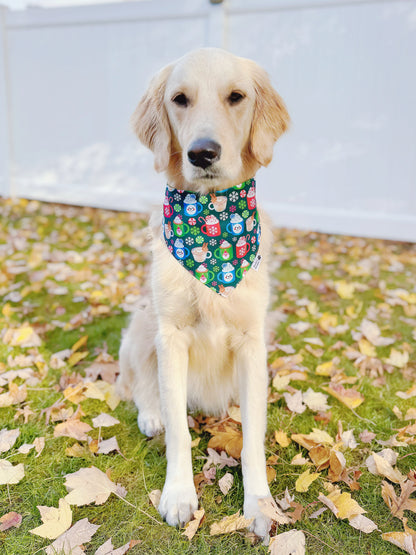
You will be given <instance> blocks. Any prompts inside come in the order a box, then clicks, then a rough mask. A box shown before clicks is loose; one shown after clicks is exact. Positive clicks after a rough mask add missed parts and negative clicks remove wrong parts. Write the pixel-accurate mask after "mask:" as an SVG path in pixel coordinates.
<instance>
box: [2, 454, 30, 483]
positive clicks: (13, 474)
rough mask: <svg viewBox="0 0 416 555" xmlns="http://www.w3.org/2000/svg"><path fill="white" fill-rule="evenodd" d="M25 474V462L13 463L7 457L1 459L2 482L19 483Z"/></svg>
mask: <svg viewBox="0 0 416 555" xmlns="http://www.w3.org/2000/svg"><path fill="white" fill-rule="evenodd" d="M24 475H25V469H24V465H23V463H20V464H16V465H15V466H13V465H12V463H11V462H10V461H7V460H6V459H0V484H18V483H19V482H20V480H21V479H22V478H23V477H24Z"/></svg>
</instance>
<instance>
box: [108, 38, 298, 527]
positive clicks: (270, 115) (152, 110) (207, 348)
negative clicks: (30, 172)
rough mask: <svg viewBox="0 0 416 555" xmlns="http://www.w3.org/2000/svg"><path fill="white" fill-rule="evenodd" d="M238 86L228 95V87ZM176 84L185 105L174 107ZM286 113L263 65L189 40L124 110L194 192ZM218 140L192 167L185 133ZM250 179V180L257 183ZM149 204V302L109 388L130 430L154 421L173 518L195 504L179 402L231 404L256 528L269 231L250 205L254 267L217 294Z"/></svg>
mask: <svg viewBox="0 0 416 555" xmlns="http://www.w3.org/2000/svg"><path fill="white" fill-rule="evenodd" d="M233 92H238V93H240V94H241V95H242V97H243V98H242V99H241V101H239V102H237V103H233V102H231V100H230V99H231V96H230V95H231V93H233ZM178 94H182V95H184V96H185V97H186V100H187V101H188V102H187V105H186V106H184V105H178V104H177V102H176V101H175V98H177V96H178ZM288 123H289V116H288V113H287V111H286V108H285V106H284V104H283V101H282V99H281V98H280V96H279V95H278V94H277V93H276V91H275V90H274V89H273V88H272V86H271V84H270V81H269V79H268V77H267V74H266V73H265V72H264V70H262V69H261V68H260V67H259V66H258V65H257V64H255V63H254V62H252V61H250V60H246V59H243V58H237V57H236V56H233V55H231V54H229V53H227V52H225V51H222V50H218V49H211V48H209V49H201V50H197V51H194V52H191V53H190V54H188V55H187V56H185V57H184V58H181V59H180V60H178V61H177V62H175V63H173V64H171V65H169V66H167V67H165V68H164V69H162V70H161V71H160V72H159V73H158V74H157V75H156V76H155V77H154V78H153V80H152V82H151V83H150V86H149V89H148V90H147V92H146V93H145V95H144V97H143V98H142V99H141V101H140V103H139V105H138V107H137V109H136V111H135V113H134V115H133V125H134V129H135V131H136V133H137V135H138V137H139V139H140V140H141V141H142V142H143V143H144V144H145V145H146V146H147V147H148V148H150V149H151V150H152V151H153V153H154V156H155V168H156V170H157V171H165V172H166V174H167V179H168V183H169V185H170V186H172V187H176V188H177V189H185V190H192V191H197V192H201V193H206V194H207V193H208V192H209V191H215V190H221V189H225V188H228V187H231V186H234V185H237V184H239V183H242V182H243V181H245V180H247V179H249V178H251V177H253V176H254V175H255V173H256V171H257V169H258V168H259V167H260V166H261V165H263V166H265V165H267V164H268V163H269V162H270V161H271V158H272V154H273V145H274V143H275V141H276V140H277V139H278V137H279V136H280V135H281V134H282V133H283V132H284V131H285V130H286V128H287V126H288ZM201 138H209V139H211V140H214V141H216V142H217V143H218V144H219V145H220V146H221V156H220V158H219V160H218V161H215V163H213V164H212V166H209V167H208V168H206V169H204V168H201V167H195V166H194V165H192V164H191V163H190V162H189V160H188V158H187V152H188V150H189V149H190V147H191V145H192V144H193V142H194V141H195V140H198V139H201ZM260 186H261V184H260ZM161 217H162V214H161V212H158V213H157V214H155V215H154V216H153V217H152V219H151V230H152V252H153V263H152V270H151V291H152V294H151V301H150V303H149V306H148V308H146V309H145V310H144V311H140V310H137V311H136V312H135V313H134V315H133V318H132V321H131V323H130V326H129V328H128V330H127V332H126V334H125V335H124V338H123V341H122V345H121V349H120V370H121V374H120V377H119V379H118V388H119V391H121V392H122V394H123V395H124V397H126V398H131V397H132V398H133V399H134V401H135V403H136V405H137V407H138V409H139V415H138V424H139V428H140V430H141V431H142V432H143V433H144V434H146V435H148V436H152V435H154V434H156V433H158V432H160V431H162V430H163V428H164V429H165V433H166V455H167V461H168V466H167V476H166V482H165V486H164V488H163V493H162V497H161V501H160V505H159V511H160V513H161V515H162V516H163V517H164V518H165V519H166V521H167V522H168V523H169V524H171V525H178V524H179V525H183V524H184V523H186V522H187V521H188V520H190V518H191V517H192V514H193V512H194V511H195V510H196V508H197V506H198V501H197V496H196V492H195V487H194V484H193V474H192V461H191V447H190V435H189V431H188V425H187V412H186V407H187V404H188V406H189V407H190V408H200V409H202V410H203V411H204V412H207V413H217V414H219V413H221V412H223V411H225V410H226V409H227V407H228V405H229V403H230V402H231V401H232V402H236V403H239V404H240V406H241V413H242V425H243V437H244V447H243V451H242V457H241V461H242V470H243V479H244V490H245V497H244V513H245V516H246V517H247V518H250V517H254V519H255V520H254V523H253V530H254V531H255V532H256V533H257V534H258V535H260V536H262V537H267V535H268V531H269V527H270V522H269V520H268V519H267V518H266V517H265V516H264V515H263V513H261V511H260V510H259V507H258V499H259V498H262V497H267V496H268V495H270V492H269V487H268V483H267V478H266V464H265V456H264V445H263V442H264V435H265V431H266V407H267V403H266V393H267V381H268V380H267V361H266V347H265V341H264V324H265V315H266V309H267V304H268V275H267V261H268V252H269V247H270V243H271V230H270V225H269V222H268V220H267V218H266V216H265V215H264V214H263V213H261V218H260V219H261V228H262V235H261V241H260V248H259V253H260V254H261V256H262V263H261V266H260V268H259V270H258V271H256V270H254V269H251V270H250V271H249V272H248V273H247V274H246V276H245V277H244V279H243V281H242V282H241V283H240V284H239V285H238V287H237V288H236V290H235V291H234V292H233V293H232V294H231V295H230V296H229V297H227V298H224V297H222V296H220V295H219V294H217V293H215V292H213V291H211V290H210V289H209V288H208V287H206V286H205V285H203V284H201V283H200V282H198V280H196V279H195V278H194V277H193V276H192V275H191V274H190V273H189V272H188V271H187V270H185V269H184V268H182V267H181V266H180V264H179V263H178V262H177V261H176V260H175V259H174V258H173V256H172V255H171V254H170V252H169V251H168V250H167V248H166V244H165V241H164V239H163V235H162V229H161V225H160V222H161Z"/></svg>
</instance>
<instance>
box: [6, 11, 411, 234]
mask: <svg viewBox="0 0 416 555" xmlns="http://www.w3.org/2000/svg"><path fill="white" fill-rule="evenodd" d="M1 13H3V14H4V25H3V28H2V27H1V26H0V121H1V122H2V125H0V194H8V193H9V191H10V187H11V186H12V192H13V193H14V194H16V195H17V196H25V197H29V198H39V199H43V200H51V201H60V202H68V203H74V204H89V205H93V206H103V207H110V208H117V209H130V210H146V209H148V208H149V207H150V205H151V204H152V203H154V202H158V201H159V200H160V195H161V194H162V190H163V186H164V179H163V176H161V175H157V174H155V172H154V171H153V162H152V156H151V154H150V153H149V152H147V151H146V149H145V148H144V147H141V146H140V145H138V143H137V141H136V139H135V138H134V137H133V134H132V132H131V130H130V128H129V117H130V115H131V113H132V111H133V110H134V107H135V105H136V103H137V101H138V99H139V98H140V96H141V94H142V93H143V92H144V90H145V87H146V84H147V82H148V80H149V78H150V76H151V75H152V74H153V73H154V72H155V71H156V70H157V69H159V68H160V67H161V66H162V65H164V64H165V63H168V62H170V61H171V60H173V59H175V58H177V57H179V56H181V55H183V54H184V53H185V52H186V51H188V50H190V49H192V48H196V47H200V46H207V45H211V46H220V47H226V48H228V49H229V50H231V51H232V52H235V53H236V54H239V55H242V56H247V57H250V58H253V59H255V60H256V61H258V62H259V63H260V64H261V65H263V66H264V67H265V68H267V70H268V71H269V73H270V75H271V78H272V81H273V83H274V84H275V86H276V88H277V89H278V90H279V92H280V93H281V94H282V96H283V98H284V99H285V101H286V103H287V105H288V108H289V111H290V114H291V116H292V120H293V124H292V129H291V131H290V132H289V133H288V134H286V136H284V137H283V138H282V139H281V140H280V141H279V142H278V144H277V146H276V149H275V159H274V160H273V162H272V164H271V165H270V167H269V168H268V169H267V170H261V171H260V172H259V175H258V182H259V195H260V199H261V200H263V202H265V203H266V204H267V207H268V210H269V211H270V213H271V215H272V217H273V219H274V221H275V223H276V224H277V225H286V226H291V227H299V228H311V229H315V230H320V231H330V232H340V233H350V234H357V235H369V236H379V237H386V238H392V239H402V240H413V241H416V152H415V150H416V147H415V145H416V104H415V102H414V99H415V98H416V74H415V72H414V71H413V69H414V60H415V58H416V0H371V1H369V0H319V1H317V0H225V1H224V2H223V3H222V4H217V5H213V4H211V3H210V2H209V1H208V0H185V1H184V2H171V1H170V0H153V1H147V2H137V3H136V2H132V3H119V4H110V5H93V6H85V7H79V6H77V7H72V8H60V9H39V8H36V9H33V8H32V9H27V10H24V11H21V12H11V11H9V10H6V11H4V10H3V11H2V12H1ZM5 44H7V50H5V49H4V45H5ZM5 61H6V62H7V66H8V68H9V70H8V72H7V70H6V67H5V63H4V62H5ZM7 75H8V81H7V79H6V76H7ZM6 81H7V82H6ZM7 91H8V92H9V95H8V97H7V95H6V92H7ZM6 97H7V98H9V104H7V102H6V100H5V99H6ZM7 116H9V120H8V121H9V125H8V126H7V125H3V121H5V122H6V123H7ZM12 170H13V171H12Z"/></svg>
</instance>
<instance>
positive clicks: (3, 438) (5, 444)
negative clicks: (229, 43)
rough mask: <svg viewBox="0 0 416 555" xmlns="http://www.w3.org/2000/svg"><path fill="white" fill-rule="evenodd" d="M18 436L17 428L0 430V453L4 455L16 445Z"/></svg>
mask: <svg viewBox="0 0 416 555" xmlns="http://www.w3.org/2000/svg"><path fill="white" fill-rule="evenodd" d="M19 435H20V430H19V428H16V429H14V430H7V429H6V428H3V430H0V453H5V452H6V451H8V450H9V449H11V448H12V447H13V445H14V444H15V443H16V439H17V438H18V437H19Z"/></svg>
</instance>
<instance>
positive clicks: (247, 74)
mask: <svg viewBox="0 0 416 555" xmlns="http://www.w3.org/2000/svg"><path fill="white" fill-rule="evenodd" d="M132 121H133V126H134V129H135V132H136V134H137V136H138V137H139V139H140V140H141V142H142V143H143V144H144V145H145V146H147V147H148V148H150V149H151V150H152V151H153V153H154V156H155V168H156V170H157V171H166V172H167V177H168V182H169V183H170V184H171V185H173V186H177V187H178V188H182V189H184V188H191V189H192V190H200V191H204V190H208V189H209V190H213V189H216V188H225V187H229V186H232V185H235V184H237V183H241V182H242V181H245V180H246V179H248V178H250V177H253V175H254V174H255V172H256V171H257V169H258V168H259V166H267V165H268V164H269V162H270V161H271V159H272V156H273V145H274V143H275V141H276V140H277V139H278V138H279V137H280V135H281V134H282V133H283V132H284V131H285V130H286V129H287V127H288V124H289V115H288V113H287V110H286V108H285V105H284V103H283V100H282V99H281V97H280V96H279V95H278V94H277V92H276V91H275V90H274V89H273V87H272V85H271V83H270V80H269V78H268V76H267V74H266V72H265V71H264V70H263V69H262V68H260V67H259V66H258V65H257V64H256V63H254V62H252V61H251V60H247V59H244V58H239V57H237V56H234V55H232V54H230V53H228V52H225V51H223V50H219V49H215V48H204V49H200V50H196V51H193V52H191V53H189V54H187V55H186V56H184V57H183V58H181V59H180V60H178V61H177V62H175V63H173V64H171V65H169V66H167V67H165V68H163V69H162V70H161V71H160V72H159V73H158V74H157V75H156V76H155V77H154V78H153V79H152V81H151V83H150V86H149V88H148V90H147V91H146V93H145V95H144V96H143V98H142V99H141V101H140V102H139V105H138V106H137V108H136V111H135V112H134V114H133V118H132Z"/></svg>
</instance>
